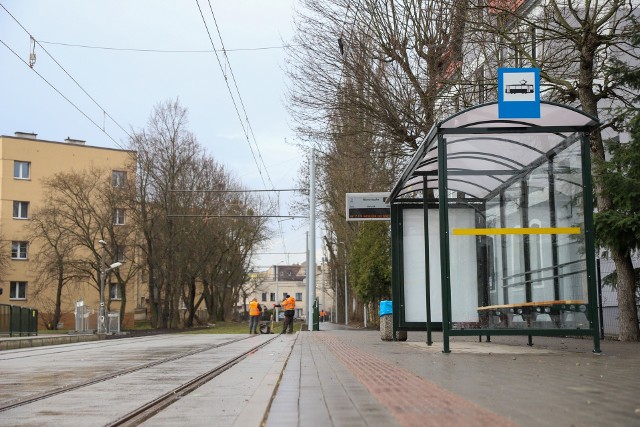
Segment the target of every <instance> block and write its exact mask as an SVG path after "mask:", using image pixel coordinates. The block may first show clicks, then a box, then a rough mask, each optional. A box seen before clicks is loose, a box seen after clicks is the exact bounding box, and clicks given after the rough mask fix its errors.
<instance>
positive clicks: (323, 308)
mask: <svg viewBox="0 0 640 427" xmlns="http://www.w3.org/2000/svg"><path fill="white" fill-rule="evenodd" d="M325 259H326V258H325V257H322V267H321V268H322V310H326V309H325V307H326V306H325V305H324V292H325V291H324V260H325ZM322 320H323V321H324V319H322Z"/></svg>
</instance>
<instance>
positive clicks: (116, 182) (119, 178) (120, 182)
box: [111, 171, 127, 188]
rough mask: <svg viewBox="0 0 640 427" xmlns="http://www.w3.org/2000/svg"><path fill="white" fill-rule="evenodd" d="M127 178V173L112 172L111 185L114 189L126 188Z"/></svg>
mask: <svg viewBox="0 0 640 427" xmlns="http://www.w3.org/2000/svg"><path fill="white" fill-rule="evenodd" d="M126 178H127V173H126V172H124V171H111V185H112V186H114V187H118V188H122V187H124V182H125V179H126Z"/></svg>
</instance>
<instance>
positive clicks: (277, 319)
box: [276, 264, 280, 322]
mask: <svg viewBox="0 0 640 427" xmlns="http://www.w3.org/2000/svg"><path fill="white" fill-rule="evenodd" d="M279 301H280V294H279V293H278V264H276V304H278V303H279ZM279 314H280V310H279V307H276V322H279V321H280V316H279Z"/></svg>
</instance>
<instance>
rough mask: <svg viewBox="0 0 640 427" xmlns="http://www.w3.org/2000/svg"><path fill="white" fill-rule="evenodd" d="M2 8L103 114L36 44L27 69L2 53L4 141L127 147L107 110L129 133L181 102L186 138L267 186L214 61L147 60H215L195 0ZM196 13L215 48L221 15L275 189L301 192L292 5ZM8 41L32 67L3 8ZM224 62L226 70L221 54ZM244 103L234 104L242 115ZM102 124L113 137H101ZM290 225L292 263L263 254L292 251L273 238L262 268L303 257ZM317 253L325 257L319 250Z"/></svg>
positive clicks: (77, 1) (13, 0) (0, 0)
mask: <svg viewBox="0 0 640 427" xmlns="http://www.w3.org/2000/svg"><path fill="white" fill-rule="evenodd" d="M0 4H1V5H2V6H4V7H5V8H6V9H7V10H8V11H9V12H10V13H11V14H12V15H13V16H14V17H15V18H16V20H17V21H19V23H20V24H21V25H22V26H24V28H25V29H26V30H27V31H28V32H29V33H30V34H31V35H32V36H33V37H34V38H35V39H36V40H37V41H38V42H40V43H41V44H42V46H43V47H44V48H45V49H46V50H47V51H48V52H49V53H50V54H51V55H52V56H53V58H55V60H56V61H57V62H58V63H59V64H60V65H61V66H62V67H64V69H65V70H66V71H67V72H68V73H69V74H70V75H71V76H72V77H73V78H74V79H75V80H76V81H77V82H78V83H79V84H80V86H82V88H83V89H84V90H85V91H86V92H88V94H89V95H91V97H92V98H93V99H94V100H95V101H96V102H97V103H98V104H99V105H100V106H101V107H102V109H101V108H100V107H98V106H97V105H96V104H95V103H94V102H93V101H92V100H91V99H90V98H89V97H88V96H87V95H86V94H85V93H83V91H82V90H81V89H80V88H79V87H78V86H77V85H76V84H75V83H74V82H73V81H72V80H71V79H70V78H69V77H68V76H67V75H66V74H65V72H64V71H62V70H61V69H60V67H59V66H58V65H56V63H55V62H54V61H53V60H52V59H51V58H50V57H49V56H48V55H47V53H46V52H45V51H44V50H43V49H42V48H41V47H40V46H38V45H36V47H35V53H36V62H35V64H34V66H33V70H31V69H30V68H29V67H28V66H27V65H25V64H24V63H23V62H21V60H20V59H18V58H17V57H16V56H15V55H14V54H13V53H12V52H11V51H10V50H9V49H8V48H7V47H6V46H4V45H3V44H0V82H1V83H0V134H3V135H13V133H14V132H16V131H21V132H34V133H37V134H38V138H39V139H46V140H53V141H63V140H64V139H65V138H67V137H71V138H73V139H81V140H86V143H87V145H94V146H103V147H113V148H118V144H119V145H120V146H122V147H126V146H127V142H126V140H127V134H126V133H125V132H124V131H123V130H121V129H120V128H119V127H118V125H117V124H115V123H114V122H113V121H111V120H110V119H109V118H108V117H105V113H103V109H104V111H106V113H107V114H108V115H110V116H111V117H113V118H114V119H115V120H116V121H117V122H118V123H119V124H120V125H121V126H122V127H123V128H124V129H126V130H127V131H128V132H130V129H131V128H133V129H136V130H137V129H140V128H142V127H144V126H145V124H146V122H147V119H148V117H149V115H150V113H151V110H152V108H153V106H154V105H155V104H157V103H158V102H162V101H166V100H171V99H175V98H176V97H178V98H179V99H180V102H181V104H182V105H183V106H184V107H186V108H187V109H188V111H189V129H190V130H191V131H192V132H193V133H194V134H195V135H196V137H197V138H198V141H199V142H200V144H202V145H203V146H204V147H205V149H206V150H207V152H208V153H209V154H211V155H212V156H213V157H214V158H215V159H216V160H217V161H218V162H219V163H222V164H224V165H225V166H226V167H227V168H228V170H230V171H232V173H233V174H234V175H235V176H236V177H238V178H239V179H240V180H241V182H242V183H243V184H244V185H245V187H246V188H249V189H264V185H263V178H264V179H265V180H266V175H265V172H264V171H263V175H262V176H263V178H261V176H260V174H259V173H258V171H257V166H256V163H255V160H254V156H253V155H252V154H251V151H250V148H249V144H248V143H247V141H246V138H245V134H244V133H243V128H242V126H241V124H240V119H239V118H238V116H237V114H236V110H235V107H234V105H233V102H232V99H231V96H230V95H229V91H228V89H227V86H226V84H225V80H224V77H223V72H222V71H221V70H220V66H219V65H218V62H217V59H216V56H215V54H214V53H213V52H203V53H184V52H183V53H168V52H144V51H141V50H165V51H166V50H175V51H202V50H205V51H206V50H209V51H210V50H211V49H212V46H211V42H210V40H209V35H208V34H207V30H206V29H205V25H204V23H203V20H202V17H201V14H200V11H199V9H198V3H196V0H136V1H132V0H109V1H106V0H93V1H86V0H56V1H50V0H0ZM199 4H200V8H201V9H202V12H203V13H204V16H205V19H206V22H207V25H208V27H209V31H210V33H211V37H212V39H213V42H214V45H215V46H216V48H217V49H219V48H220V47H221V44H220V40H219V38H218V32H217V30H216V26H215V23H214V20H213V17H212V14H211V10H210V5H211V7H212V9H213V12H214V15H215V20H216V21H217V25H218V28H219V31H220V34H221V36H222V41H223V42H224V47H225V48H226V49H227V50H228V57H229V61H230V63H231V70H229V69H228V67H225V72H226V73H227V77H228V79H229V84H230V86H231V88H232V90H233V91H234V95H235V85H234V83H233V80H232V77H231V74H230V71H232V72H233V74H234V76H235V79H236V83H237V86H238V89H239V92H240V95H241V97H242V102H243V103H244V107H245V109H246V113H247V116H248V118H249V122H250V125H251V128H252V129H253V133H254V135H255V140H256V142H257V145H258V148H259V151H260V155H261V156H262V159H263V162H264V164H265V165H266V168H267V172H268V176H269V177H270V179H271V182H272V183H273V187H274V188H276V189H289V188H293V187H294V186H295V179H296V176H297V171H298V169H299V166H300V164H301V162H302V156H303V154H302V153H301V152H299V151H298V150H297V149H296V148H294V147H293V146H292V145H291V142H292V141H293V140H294V137H293V134H292V131H291V129H290V127H289V122H288V118H287V113H286V110H285V107H284V105H285V86H286V83H287V82H286V80H285V76H284V72H283V68H284V58H285V56H284V55H285V52H284V50H283V49H282V48H281V47H282V46H283V44H286V43H287V42H288V41H289V40H290V39H291V37H292V33H293V28H292V16H293V8H294V5H295V0H233V1H231V0H224V1H220V0H211V1H210V3H209V2H208V1H207V0H199ZM0 40H1V41H2V42H4V43H6V44H7V45H8V46H9V47H10V48H11V49H12V50H13V51H15V52H16V53H17V54H18V55H19V56H20V58H21V59H22V60H24V61H26V62H28V61H29V53H30V38H29V35H28V34H27V32H25V30H24V29H22V28H21V26H20V25H19V24H18V23H17V22H16V21H15V20H14V19H13V18H12V17H11V16H10V15H9V14H8V13H7V12H6V11H5V10H4V9H3V8H1V7H0ZM54 43H55V44H54ZM62 44H68V45H83V46H91V47H105V48H112V49H93V48H88V47H77V46H65V45H62ZM273 47H275V48H274V49H259V48H273ZM119 49H131V50H119ZM220 59H221V60H222V61H224V57H223V56H222V54H221V53H220ZM34 71H36V72H37V73H39V74H40V75H42V77H44V78H45V79H46V80H47V81H48V82H50V83H51V84H52V85H53V86H55V88H56V89H57V90H59V91H60V92H61V93H62V94H63V95H64V96H65V97H67V98H68V99H69V100H70V101H71V102H73V103H74V104H75V105H76V106H77V107H78V108H79V109H80V110H82V112H84V113H85V114H86V115H87V116H89V118H91V120H93V121H94V122H95V123H96V124H97V125H98V126H96V125H94V124H93V123H92V122H91V121H90V120H89V119H87V118H86V117H84V116H83V114H82V113H81V112H79V111H78V110H77V109H76V108H75V107H74V106H72V105H71V104H70V103H69V102H68V101H67V100H65V99H64V98H63V97H62V96H61V95H60V94H58V93H57V92H56V90H55V89H53V88H51V86H49V84H47V83H46V82H45V81H44V80H43V79H42V78H40V77H39V76H38V75H37V74H36V73H35V72H34ZM239 102H240V100H239V98H237V97H236V104H237V105H238V108H241V106H240V104H239ZM241 115H242V116H243V117H244V113H243V112H242V110H241ZM103 126H104V129H105V131H106V132H107V133H108V135H106V134H105V133H103V131H102V130H101V129H100V128H102V127H103ZM110 137H111V138H113V139H114V140H115V141H116V142H114V141H112V140H111V139H110ZM285 140H287V141H289V143H287V142H285ZM251 141H252V142H253V138H251ZM254 151H255V147H254ZM261 163H262V162H261ZM261 167H262V165H261ZM269 187H271V186H270V185H269ZM289 194H290V193H284V194H283V196H282V198H281V212H280V214H281V215H286V214H289V213H290V212H289V207H288V203H287V198H288V197H290V196H289ZM275 221H276V220H275V219H274V220H271V222H272V227H273V228H274V229H277V224H276V222H275ZM282 227H283V230H284V231H285V247H286V251H287V252H290V253H292V254H291V255H290V256H289V257H287V256H285V255H279V254H274V255H268V254H266V253H275V252H284V248H283V243H282V239H281V238H280V237H277V238H275V239H274V240H273V241H272V242H271V244H270V245H269V247H268V248H266V249H265V250H264V251H263V253H265V254H263V255H261V256H260V257H259V258H258V259H257V260H256V262H255V264H256V265H259V266H266V265H272V264H277V263H281V262H282V263H287V262H289V263H300V262H303V261H304V260H305V255H304V254H302V252H304V251H305V239H306V231H307V225H306V222H304V220H288V221H283V222H282ZM319 234H320V233H319V232H317V233H316V235H317V236H318V239H319V238H320V236H319ZM318 248H319V246H318ZM298 253H300V254H298ZM317 254H318V258H319V257H320V256H321V254H320V250H317Z"/></svg>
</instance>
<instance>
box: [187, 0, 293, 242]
mask: <svg viewBox="0 0 640 427" xmlns="http://www.w3.org/2000/svg"><path fill="white" fill-rule="evenodd" d="M196 5H197V6H198V10H199V11H200V16H201V17H202V22H203V23H204V26H205V29H206V31H207V34H208V36H209V41H210V42H211V47H212V48H213V50H214V54H215V55H216V60H217V61H218V66H219V67H220V70H221V71H222V75H223V77H224V80H225V84H226V86H227V90H228V91H229V96H230V97H231V100H232V102H233V106H234V108H235V110H236V114H237V115H238V119H239V120H240V126H241V127H242V130H243V132H244V134H245V138H246V140H247V144H249V150H250V151H251V155H252V157H253V160H254V162H255V164H256V167H257V169H258V174H259V175H260V179H261V181H262V184H263V185H264V187H265V188H268V186H267V184H266V182H265V178H264V176H263V174H262V169H261V168H260V164H259V163H258V159H257V158H256V154H255V153H254V150H253V147H252V146H251V140H250V138H249V133H248V132H247V128H246V127H245V124H244V121H243V119H242V116H241V115H240V111H239V110H238V105H237V103H236V100H235V97H234V96H233V92H232V90H231V86H229V79H228V78H227V75H226V73H225V71H224V67H223V65H222V61H221V60H220V56H219V55H218V52H217V50H216V48H215V44H214V42H213V38H212V37H211V32H210V31H209V26H208V25H207V22H206V19H205V17H204V13H203V12H202V8H201V7H200V3H199V1H198V0H196ZM209 8H210V10H211V15H212V16H213V20H214V23H215V26H216V30H217V32H218V37H219V38H220V42H221V43H222V51H223V52H225V49H224V43H223V42H222V36H221V34H220V29H219V28H218V24H217V21H216V19H215V14H214V13H213V8H212V6H211V2H210V1H209ZM225 59H226V61H227V64H228V65H229V70H230V73H231V77H232V79H233V81H234V85H235V88H236V92H237V94H238V98H239V100H240V103H241V105H242V110H243V111H244V113H245V118H246V120H247V126H248V127H249V129H250V131H251V134H252V135H253V130H252V129H251V123H250V122H249V117H248V115H247V113H246V110H245V108H244V103H243V102H242V96H241V95H240V91H239V89H238V86H237V83H236V80H235V76H234V74H233V69H232V68H231V63H230V62H229V58H228V57H227V56H226V53H225ZM254 141H255V135H254ZM255 145H256V150H257V151H258V156H259V158H260V160H261V162H262V164H263V165H264V161H263V160H262V155H261V154H260V149H259V147H258V145H257V143H255ZM265 174H266V175H267V179H268V180H269V183H270V184H271V187H272V188H273V183H272V182H271V177H270V176H269V172H268V170H267V168H266V166H265ZM278 229H279V232H280V236H281V238H282V245H283V247H284V250H285V251H286V247H285V242H284V234H283V232H282V225H281V224H279V223H278Z"/></svg>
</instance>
